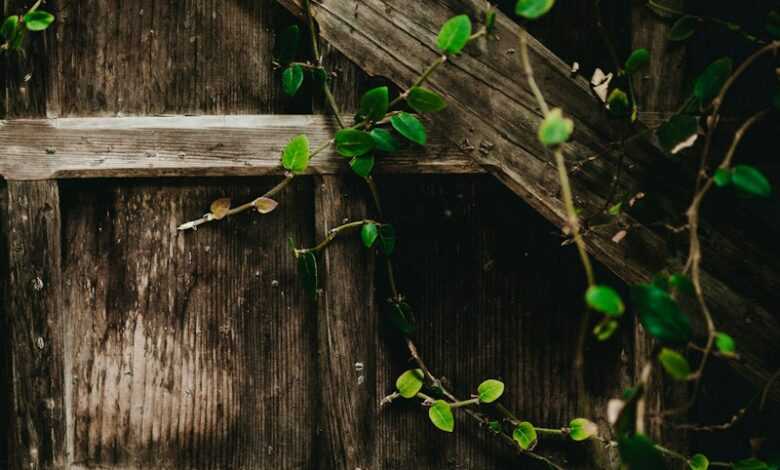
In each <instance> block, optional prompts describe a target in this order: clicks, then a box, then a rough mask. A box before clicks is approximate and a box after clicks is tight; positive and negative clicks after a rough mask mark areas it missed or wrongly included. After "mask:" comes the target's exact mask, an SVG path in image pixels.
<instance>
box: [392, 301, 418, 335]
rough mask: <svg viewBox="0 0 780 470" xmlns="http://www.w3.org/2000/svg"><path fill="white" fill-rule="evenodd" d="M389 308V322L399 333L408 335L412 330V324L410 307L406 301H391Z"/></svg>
mask: <svg viewBox="0 0 780 470" xmlns="http://www.w3.org/2000/svg"><path fill="white" fill-rule="evenodd" d="M391 307H392V308H391V310H390V323H391V324H392V325H393V326H394V327H395V328H396V329H398V331H400V332H401V333H403V334H405V335H408V334H411V333H413V332H414V324H412V318H413V313H412V307H411V305H409V304H407V303H406V302H393V303H392V304H391Z"/></svg>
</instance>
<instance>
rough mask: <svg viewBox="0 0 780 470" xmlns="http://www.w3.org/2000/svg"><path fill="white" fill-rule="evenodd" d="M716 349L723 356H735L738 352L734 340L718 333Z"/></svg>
mask: <svg viewBox="0 0 780 470" xmlns="http://www.w3.org/2000/svg"><path fill="white" fill-rule="evenodd" d="M715 347H716V348H718V351H720V352H722V353H723V354H734V353H736V352H737V344H736V343H735V342H734V338H732V337H731V336H729V335H727V334H726V333H721V332H718V333H716V335H715Z"/></svg>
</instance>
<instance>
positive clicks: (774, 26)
mask: <svg viewBox="0 0 780 470" xmlns="http://www.w3.org/2000/svg"><path fill="white" fill-rule="evenodd" d="M766 32H767V33H769V35H770V36H772V37H773V38H775V39H780V11H778V10H774V11H770V12H769V15H768V16H767V18H766Z"/></svg>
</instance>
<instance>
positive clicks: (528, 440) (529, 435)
mask: <svg viewBox="0 0 780 470" xmlns="http://www.w3.org/2000/svg"><path fill="white" fill-rule="evenodd" d="M512 439H514V440H515V442H517V444H518V445H519V446H520V448H521V449H523V450H528V449H531V448H533V446H534V445H535V444H536V429H535V428H534V425H533V424H531V423H529V422H528V421H523V422H522V423H520V424H518V425H517V427H516V428H515V430H514V431H513V432H512Z"/></svg>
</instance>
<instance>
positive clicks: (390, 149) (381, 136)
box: [370, 128, 401, 153]
mask: <svg viewBox="0 0 780 470" xmlns="http://www.w3.org/2000/svg"><path fill="white" fill-rule="evenodd" d="M370 134H371V137H372V138H373V139H374V143H376V149H377V150H379V151H380V152H385V153H396V152H397V151H398V149H399V148H401V144H399V143H398V140H397V139H396V138H395V137H393V134H391V133H390V131H388V130H387V129H381V128H374V129H371V132H370Z"/></svg>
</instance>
